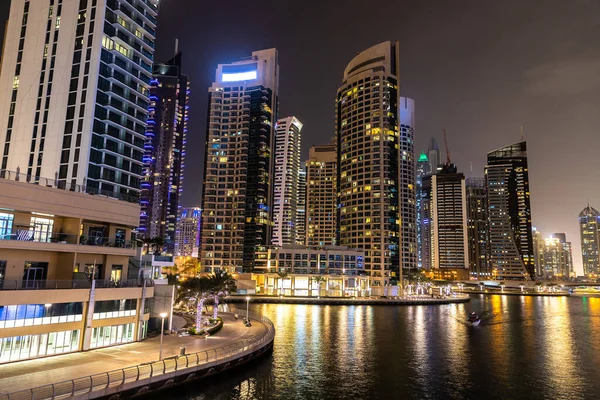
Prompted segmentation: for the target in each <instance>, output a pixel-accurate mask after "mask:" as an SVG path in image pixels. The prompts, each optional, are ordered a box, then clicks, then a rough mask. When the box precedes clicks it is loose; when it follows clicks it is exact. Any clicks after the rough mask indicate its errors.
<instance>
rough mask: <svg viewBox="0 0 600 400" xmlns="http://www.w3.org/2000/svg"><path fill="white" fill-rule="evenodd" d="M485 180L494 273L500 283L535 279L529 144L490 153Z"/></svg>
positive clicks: (515, 145)
mask: <svg viewBox="0 0 600 400" xmlns="http://www.w3.org/2000/svg"><path fill="white" fill-rule="evenodd" d="M485 177H486V189H487V196H488V215H489V217H488V218H489V246H488V249H489V252H490V253H489V261H490V267H491V268H492V272H493V273H494V275H495V277H496V278H497V279H499V280H504V279H526V280H527V279H534V278H535V258H534V249H533V238H532V229H531V203H530V201H531V200H530V194H529V169H528V166H527V145H526V142H520V143H515V144H512V145H509V146H506V147H502V148H500V149H497V150H494V151H492V152H490V153H488V155H487V165H486V167H485Z"/></svg>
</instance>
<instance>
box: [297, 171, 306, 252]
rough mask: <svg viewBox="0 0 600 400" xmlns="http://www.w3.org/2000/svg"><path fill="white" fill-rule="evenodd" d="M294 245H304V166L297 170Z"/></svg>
mask: <svg viewBox="0 0 600 400" xmlns="http://www.w3.org/2000/svg"><path fill="white" fill-rule="evenodd" d="M296 244H306V164H305V163H301V164H300V170H298V209H297V211H296Z"/></svg>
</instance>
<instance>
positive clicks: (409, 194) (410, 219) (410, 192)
mask: <svg viewBox="0 0 600 400" xmlns="http://www.w3.org/2000/svg"><path fill="white" fill-rule="evenodd" d="M399 141H400V143H399V144H400V147H399V148H400V154H399V155H398V168H399V176H398V182H399V187H400V191H399V195H400V199H399V201H400V204H399V213H400V243H401V246H400V266H401V267H402V268H403V272H405V273H410V272H411V271H415V270H416V269H417V258H418V251H417V199H416V192H417V190H416V176H415V101H414V100H413V99H409V98H407V97H400V138H399Z"/></svg>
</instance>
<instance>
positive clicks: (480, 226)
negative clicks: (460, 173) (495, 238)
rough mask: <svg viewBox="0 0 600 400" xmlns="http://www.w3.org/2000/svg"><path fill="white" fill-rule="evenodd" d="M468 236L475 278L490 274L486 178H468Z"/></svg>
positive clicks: (470, 262) (470, 259) (471, 265)
mask: <svg viewBox="0 0 600 400" xmlns="http://www.w3.org/2000/svg"><path fill="white" fill-rule="evenodd" d="M465 186H466V192H467V236H468V240H469V269H470V273H471V276H473V277H475V278H478V279H480V278H487V277H489V276H490V271H489V268H488V267H489V263H488V259H487V255H488V251H487V244H488V239H487V232H488V210H487V197H486V192H485V179H484V178H468V179H467V180H466V185H465Z"/></svg>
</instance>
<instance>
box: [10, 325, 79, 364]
mask: <svg viewBox="0 0 600 400" xmlns="http://www.w3.org/2000/svg"><path fill="white" fill-rule="evenodd" d="M80 333H81V331H79V330H74V331H62V332H50V333H43V334H41V335H23V336H14V337H8V338H0V363H3V362H8V361H15V360H26V359H28V358H35V357H41V356H50V355H54V354H61V353H70V352H73V351H77V350H78V349H79V337H80Z"/></svg>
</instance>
